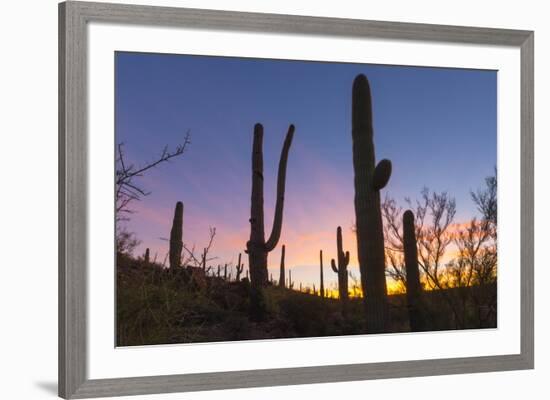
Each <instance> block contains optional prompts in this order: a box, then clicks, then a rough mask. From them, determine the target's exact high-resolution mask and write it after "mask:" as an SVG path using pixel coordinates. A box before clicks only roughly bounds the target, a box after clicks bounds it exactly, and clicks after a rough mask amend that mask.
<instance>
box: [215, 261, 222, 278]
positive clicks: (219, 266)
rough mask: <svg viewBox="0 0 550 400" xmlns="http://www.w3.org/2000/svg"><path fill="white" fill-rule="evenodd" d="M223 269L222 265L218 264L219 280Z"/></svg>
mask: <svg viewBox="0 0 550 400" xmlns="http://www.w3.org/2000/svg"><path fill="white" fill-rule="evenodd" d="M221 269H222V266H221V265H220V264H218V272H217V274H216V276H217V277H218V278H220V277H221Z"/></svg>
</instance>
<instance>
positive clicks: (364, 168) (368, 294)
mask: <svg viewBox="0 0 550 400" xmlns="http://www.w3.org/2000/svg"><path fill="white" fill-rule="evenodd" d="M351 129H352V139H353V169H354V172H355V218H356V229H357V231H356V232H357V235H356V236H357V256H358V259H359V268H360V271H361V285H362V287H363V299H364V303H365V308H366V320H367V331H368V332H370V333H376V332H384V331H385V330H386V328H387V322H388V306H387V287H386V265H385V253H384V233H383V229H382V215H381V213H380V190H381V189H383V188H384V187H385V186H386V184H387V183H388V181H389V179H390V175H391V162H390V161H389V160H382V161H380V162H379V163H378V164H377V165H376V166H375V154H374V143H373V124H372V104H371V93H370V86H369V82H368V80H367V78H366V76H365V75H358V76H357V77H356V78H355V81H354V82H353V94H352V128H351Z"/></svg>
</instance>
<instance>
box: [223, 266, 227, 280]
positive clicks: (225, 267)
mask: <svg viewBox="0 0 550 400" xmlns="http://www.w3.org/2000/svg"><path fill="white" fill-rule="evenodd" d="M223 280H224V281H226V280H227V264H225V266H224V267H223Z"/></svg>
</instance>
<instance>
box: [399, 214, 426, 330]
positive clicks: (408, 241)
mask: <svg viewBox="0 0 550 400" xmlns="http://www.w3.org/2000/svg"><path fill="white" fill-rule="evenodd" d="M416 246H417V244H416V232H415V227H414V214H413V212H412V211H411V210H407V211H405V213H403V251H404V253H405V272H406V274H407V280H406V283H405V284H406V287H407V304H408V309H409V325H410V327H411V331H413V332H418V331H425V330H426V320H425V317H424V314H423V311H424V310H423V304H422V286H421V284H420V271H419V270H418V249H417V247H416Z"/></svg>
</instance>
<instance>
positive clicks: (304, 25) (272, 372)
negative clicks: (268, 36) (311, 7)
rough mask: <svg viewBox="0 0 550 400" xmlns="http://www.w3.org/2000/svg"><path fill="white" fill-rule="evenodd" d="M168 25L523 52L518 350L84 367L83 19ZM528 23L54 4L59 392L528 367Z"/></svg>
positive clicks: (112, 392) (185, 388)
mask: <svg viewBox="0 0 550 400" xmlns="http://www.w3.org/2000/svg"><path fill="white" fill-rule="evenodd" d="M90 22H106V23H117V24H134V25H136V24H138V25H153V26H172V27H183V28H186V27H187V28H189V27H192V28H201V29H217V30H228V31H248V32H273V33H284V34H307V35H324V36H332V37H354V38H381V39H398V40H414V41H426V42H440V43H446V44H453V43H461V44H483V45H499V46H510V47H515V48H518V49H520V54H521V55H520V57H521V99H520V104H521V110H520V115H521V149H520V150H521V232H520V236H521V238H520V240H521V250H520V251H521V289H520V290H521V307H520V309H521V319H520V323H521V352H520V353H519V354H508V355H497V356H484V357H466V358H449V359H433V360H409V361H399V362H381V363H364V364H348V365H320V366H315V367H301V368H279V369H268V370H248V371H231V372H216V373H194V374H181V375H169V376H140V377H131V378H117V379H99V380H96V379H89V378H88V374H87V367H86V365H87V358H88V354H87V333H86V332H87V324H88V322H87V269H88V268H89V267H90V266H89V265H87V264H88V263H87V252H88V249H87V245H86V243H87V207H88V197H87V195H88V191H87V186H88V185H87V177H88V163H87V159H88V158H87V154H88V141H87V118H88V116H87V95H88V88H87V83H86V76H87V75H86V74H87V61H88V60H87V46H88V44H87V43H88V42H87V25H88V24H89V23H90ZM533 60H534V33H533V32H532V31H523V30H508V29H489V28H478V27H458V26H444V25H429V24H413V23H398V22H381V21H364V20H351V19H339V18H319V17H306V16H293V15H278V14H277V15H276V14H260V13H245V12H228V11H217V10H216V11H214V10H200V9H185V8H168V7H155V6H141V5H139V6H138V5H122V4H108V3H91V2H72V1H71V2H64V3H61V4H59V396H61V397H63V398H75V399H76V398H91V397H106V396H123V395H141V394H153V393H169V392H189V391H201V390H219V389H231V388H251V387H262V386H277V385H297V384H310V383H327V382H344V381H354V380H367V379H384V378H400V377H416V376H428V375H445V374H461V373H474V372H487V371H506V370H521V369H532V368H534V237H533V235H534V197H533V196H534V180H533V178H534V123H533V118H534V105H533V101H534V62H533Z"/></svg>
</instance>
